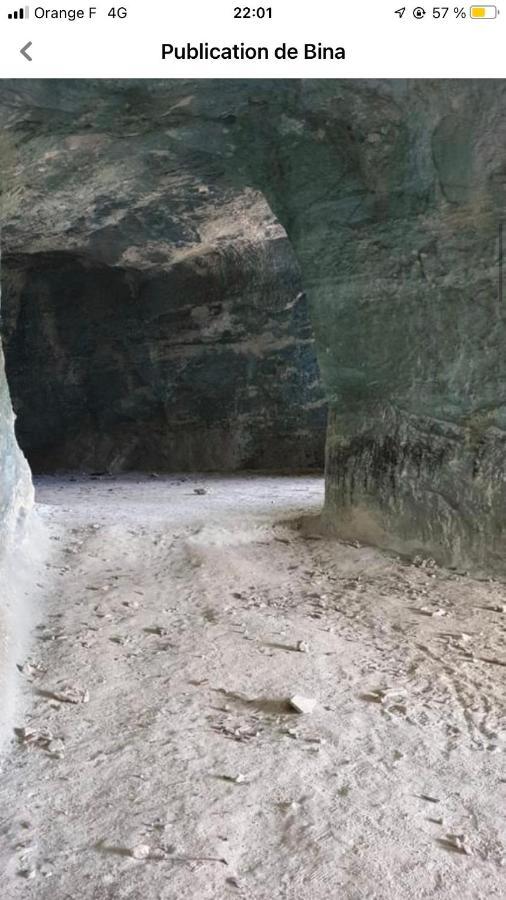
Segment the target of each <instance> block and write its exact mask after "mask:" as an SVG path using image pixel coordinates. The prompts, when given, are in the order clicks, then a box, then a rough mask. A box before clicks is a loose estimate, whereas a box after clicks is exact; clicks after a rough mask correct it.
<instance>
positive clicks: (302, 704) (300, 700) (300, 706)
mask: <svg viewBox="0 0 506 900" xmlns="http://www.w3.org/2000/svg"><path fill="white" fill-rule="evenodd" d="M289 703H290V706H292V707H293V708H294V709H295V710H296V712H298V713H312V712H313V710H314V709H315V707H316V706H317V701H316V700H314V699H313V698H312V697H303V696H302V695H301V694H295V695H294V696H293V697H290V700H289Z"/></svg>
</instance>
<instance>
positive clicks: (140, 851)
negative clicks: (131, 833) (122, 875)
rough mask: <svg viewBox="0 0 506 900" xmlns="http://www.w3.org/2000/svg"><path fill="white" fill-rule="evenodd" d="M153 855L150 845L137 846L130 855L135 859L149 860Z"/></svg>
mask: <svg viewBox="0 0 506 900" xmlns="http://www.w3.org/2000/svg"><path fill="white" fill-rule="evenodd" d="M150 853H151V847H150V846H149V845H148V844H137V846H136V847H132V849H131V851H130V854H131V855H132V856H133V858H134V859H147V858H148V856H149V855H150Z"/></svg>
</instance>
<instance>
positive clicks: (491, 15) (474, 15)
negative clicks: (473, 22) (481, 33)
mask: <svg viewBox="0 0 506 900" xmlns="http://www.w3.org/2000/svg"><path fill="white" fill-rule="evenodd" d="M496 18H497V6H471V19H496Z"/></svg>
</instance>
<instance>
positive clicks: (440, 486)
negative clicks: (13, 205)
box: [0, 80, 506, 568]
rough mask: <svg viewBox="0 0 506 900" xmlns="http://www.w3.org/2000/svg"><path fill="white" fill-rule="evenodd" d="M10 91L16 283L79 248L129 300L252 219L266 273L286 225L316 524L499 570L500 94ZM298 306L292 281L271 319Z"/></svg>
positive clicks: (288, 88)
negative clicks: (317, 384) (315, 383)
mask: <svg viewBox="0 0 506 900" xmlns="http://www.w3.org/2000/svg"><path fill="white" fill-rule="evenodd" d="M2 91H3V97H2V103H1V104H0V107H1V108H0V119H2V118H3V120H4V121H5V122H8V123H10V125H11V127H13V128H14V129H15V131H16V133H17V135H18V137H19V138H21V137H22V138H23V148H24V149H23V153H24V171H25V172H26V173H27V174H28V175H29V178H28V179H27V181H28V182H29V184H30V185H31V187H30V189H29V190H27V191H26V193H25V197H24V218H22V217H21V215H20V216H18V217H17V218H14V219H13V220H12V222H11V223H10V231H9V233H8V248H9V257H10V261H9V266H10V267H11V270H12V273H13V276H12V278H13V283H14V282H16V280H17V281H18V283H19V284H20V285H21V283H22V280H23V278H24V277H25V276H26V270H27V268H26V267H27V265H28V263H27V261H26V257H25V261H24V262H23V261H22V260H21V256H20V254H22V253H25V254H26V253H28V254H30V256H32V259H33V258H34V256H35V254H37V253H43V254H46V257H45V259H46V263H47V264H48V265H52V263H51V260H50V259H49V256H48V255H47V254H49V255H50V254H51V253H54V252H56V251H58V252H61V251H64V252H65V253H69V252H72V251H76V252H77V253H78V254H79V255H81V254H82V253H83V246H84V248H85V250H86V254H85V256H86V265H90V255H91V256H92V265H93V266H94V265H96V264H98V261H99V260H100V259H102V262H103V264H105V265H107V266H109V267H111V266H112V267H113V268H114V269H115V272H114V275H115V277H116V276H117V274H118V273H117V271H116V270H119V269H121V270H122V271H124V273H125V275H124V277H125V278H127V277H128V279H130V280H129V281H128V284H129V285H130V287H129V288H128V289H129V290H130V291H131V292H132V296H134V295H135V296H137V295H138V291H139V285H138V282H137V281H136V278H137V277H138V274H139V272H143V273H144V272H145V271H146V267H147V268H148V269H149V270H150V271H149V280H150V279H151V278H152V277H153V278H155V279H156V278H158V277H163V278H165V277H168V276H169V273H168V268H169V269H170V270H171V273H170V277H171V278H172V277H173V276H174V266H176V267H177V266H179V265H180V262H179V261H178V258H177V253H176V250H178V249H179V247H181V249H182V250H183V254H184V255H185V260H186V259H187V250H188V249H189V250H190V256H191V257H192V260H193V259H194V255H193V254H196V257H197V258H198V259H200V258H202V245H206V244H211V246H212V248H213V249H212V250H211V251H210V252H211V255H212V254H213V253H215V252H216V248H217V246H219V247H220V248H222V249H223V248H224V247H226V251H224V255H225V257H226V259H227V261H228V260H229V259H230V257H229V254H231V255H232V256H234V253H235V251H234V249H233V247H234V242H230V241H229V240H228V237H226V236H227V235H229V234H230V228H232V227H233V229H235V235H236V238H237V239H239V236H240V241H244V240H246V239H247V238H246V236H247V235H248V234H250V233H251V216H253V218H254V219H255V221H256V222H260V223H261V224H260V225H259V229H258V232H257V234H258V235H259V238H258V241H255V242H254V243H255V250H254V251H253V258H254V259H258V256H257V254H258V253H260V257H262V256H263V254H264V253H267V252H268V253H269V254H270V252H271V251H270V249H267V248H271V240H270V239H269V240H268V239H267V237H268V234H269V230H270V228H274V229H275V235H276V240H275V244H276V247H278V248H281V247H282V245H283V241H284V237H281V235H282V232H281V231H279V229H280V225H279V223H281V224H282V226H283V228H284V229H285V230H286V233H287V235H288V238H289V241H290V245H291V247H292V248H293V250H294V251H295V255H296V257H297V260H298V264H299V265H300V270H301V276H302V283H303V286H304V290H305V291H306V292H307V295H308V298H309V306H310V311H311V316H312V321H313V324H314V328H315V332H316V340H317V350H318V356H319V362H320V368H321V371H322V377H323V381H324V385H325V390H326V395H327V399H328V402H329V405H330V426H329V436H328V442H327V465H326V480H327V501H326V517H327V520H328V521H329V523H332V525H333V527H335V528H336V529H337V530H338V531H339V532H340V533H342V534H345V535H346V536H350V537H351V536H352V537H357V538H360V539H364V540H371V541H374V542H377V543H380V544H383V545H385V546H388V547H394V548H396V549H400V550H403V549H406V550H409V551H415V550H420V551H422V552H424V553H427V554H430V555H433V556H435V557H436V558H437V559H438V560H440V561H445V562H447V563H451V564H458V565H462V564H464V565H467V564H468V563H469V562H470V561H471V562H472V563H473V565H475V566H480V565H485V566H487V567H493V566H497V567H503V568H504V562H503V560H504V558H505V537H506V535H505V525H504V523H505V514H504V510H505V508H506V483H505V475H504V463H505V447H504V442H505V435H506V421H505V417H506V413H505V406H504V391H505V385H506V362H505V354H504V350H503V348H504V346H505V337H506V334H505V305H504V298H503V296H502V294H501V293H500V278H499V275H500V273H499V264H498V242H499V237H498V236H499V229H500V226H501V224H502V216H503V211H504V207H505V202H506V174H505V163H504V154H503V147H504V145H505V138H506V133H505V132H506V118H505V117H504V114H503V110H504V106H505V100H506V86H505V83H504V82H502V81H494V82H487V81H483V80H477V81H475V82H471V81H469V82H463V81H458V82H452V81H428V80H424V81H407V82H403V81H398V80H397V81H391V82H388V81H341V82H338V81H304V82H300V81H286V82H279V81H276V82H269V81H259V82H255V81H247V82H240V81H225V82H216V81H200V82H197V81H195V82H188V81H182V80H181V81H175V82H142V83H130V82H121V83H120V82H105V83H104V82H100V83H98V82H97V83H93V82H86V83H77V82H57V83H54V84H51V83H47V82H46V83H42V82H41V83H36V84H33V83H24V84H23V83H22V82H18V83H16V84H15V85H12V86H10V87H9V86H8V85H7V86H6V87H4V88H3V89H2ZM104 161H106V162H107V164H106V165H104ZM118 172H119V173H121V177H119V176H118ZM148 176H149V177H148ZM167 178H168V179H169V182H170V191H169V192H168V193H165V194H164V193H163V192H162V193H161V192H160V184H161V183H165V184H168V183H169V182H167V181H165V182H164V179H167ZM138 184H142V185H143V190H142V196H141V195H140V194H139V195H137V194H136V193H135V191H136V190H137V188H136V187H135V186H136V185H138ZM190 187H191V190H190ZM179 188H180V190H179ZM201 188H202V189H203V192H201V190H200V189H201ZM178 191H179V193H178ZM153 198H154V206H155V208H156V210H157V215H158V216H159V217H160V232H159V233H158V236H157V234H156V228H154V222H155V220H156V216H155V217H154V218H153V213H152V212H150V213H149V218H150V221H151V223H152V226H153V229H154V230H153V233H152V239H153V247H152V249H153V253H154V261H153V259H151V261H149V260H148V257H149V252H148V249H147V248H144V250H143V251H142V254H141V260H140V262H139V253H138V241H137V239H136V238H135V234H136V233H141V232H142V233H145V219H144V218H143V217H144V210H145V208H147V209H148V210H152V209H153V206H152V200H153ZM161 198H162V202H161ZM163 198H165V200H163ZM174 198H176V200H177V202H176V201H175V199H174ZM250 201H251V204H252V205H253V207H254V208H255V212H254V213H252V212H251V208H250V207H248V204H249V203H250ZM178 203H181V204H182V206H178ZM229 204H231V206H229ZM190 207H191V215H188V209H189V208H190ZM246 207H248V208H249V209H250V211H249V212H247V213H245V212H244V210H245V209H246ZM230 208H233V209H234V210H235V213H234V214H233V215H231V214H228V213H227V212H226V210H227V209H230ZM175 209H176V212H174V210H175ZM261 209H262V210H263V212H262V213H261V212H260V210H261ZM271 209H272V211H273V214H274V215H272V217H271V218H269V217H270V216H271V213H270V210H271ZM184 210H186V211H184ZM267 210H269V212H267ZM220 211H223V216H221V217H220ZM274 216H275V217H277V218H274ZM216 218H218V220H219V226H218V228H217V229H216V228H215V225H214V224H213V223H214V222H215V221H216ZM169 220H170V222H172V223H173V229H174V230H173V231H172V232H170V239H169V240H168V239H167V234H168V233H169ZM246 220H247V221H246ZM201 221H202V222H205V225H204V226H202V233H201V231H200V228H201V225H200V223H201ZM121 222H122V223H123V226H122V229H121V228H120V223H121ZM195 223H198V224H195ZM232 223H233V226H232ZM183 226H184V228H186V229H187V232H186V233H185V234H184V235H182V234H181V229H182V228H183ZM191 228H194V229H195V230H194V231H193V232H191V234H190V235H188V230H189V231H191ZM136 229H137V231H136ZM119 230H120V231H121V230H122V231H123V235H124V234H128V235H129V239H128V242H127V243H128V246H125V242H124V241H123V239H122V240H118V235H119ZM196 232H198V233H196ZM202 234H204V235H206V234H207V235H208V237H205V239H204V240H203V239H202ZM83 236H84V238H85V240H84V242H83ZM248 240H249V239H248ZM167 243H168V244H170V254H173V255H171V256H170V260H171V261H170V265H169V267H167V259H166V257H167V253H166V251H165V250H164V247H165V246H166V244H167ZM227 245H228V246H227ZM259 247H260V249H259ZM92 250H93V252H92ZM104 253H105V254H106V256H105V258H104ZM160 253H161V255H162V257H163V258H162V261H161V262H160ZM164 253H165V256H164ZM276 253H277V250H276ZM285 253H288V250H286V251H283V254H285ZM204 258H206V259H208V256H207V251H206V252H205V253H204ZM283 258H286V256H283ZM276 259H277V256H276ZM148 263H149V264H148ZM184 265H185V266H186V265H187V263H186V262H185V263H184ZM192 265H193V263H190V267H191V266H192ZM228 265H229V263H228V262H227V266H226V269H225V271H226V279H225V281H226V283H227V284H228V283H229V276H230V271H231V270H230V269H228ZM230 265H232V264H231V263H230ZM277 265H278V263H277V262H276V266H277ZM199 266H200V262H199ZM252 267H253V269H254V270H255V271H260V272H262V273H263V272H264V269H263V265H261V266H257V263H256V262H254V263H253V266H252ZM132 269H133V270H136V272H137V275H136V276H135V278H133V282H134V283H132ZM186 271H188V270H186ZM232 271H233V272H235V269H234V268H233V266H232ZM237 271H238V273H239V272H240V271H242V261H241V262H240V263H239V265H238V267H237ZM290 271H291V269H290ZM193 275H194V273H193V271H192V275H191V278H193ZM122 277H123V276H122ZM143 277H144V276H143ZM185 277H186V276H185ZM188 277H189V278H190V276H189V275H188ZM233 277H234V278H235V277H236V276H235V275H234V276H233ZM237 277H238V278H240V275H239V274H237ZM262 277H263V275H262ZM191 278H190V280H191ZM212 280H213V279H211V281H212ZM282 281H284V279H282ZM46 290H47V287H46V286H45V285H43V284H41V287H40V293H41V295H43V294H44V291H46ZM115 290H116V288H114V289H113V287H112V285H111V294H113V293H114V291H115ZM119 290H120V289H119V288H118V291H119ZM121 290H123V287H122V288H121ZM125 290H126V288H125ZM22 292H23V288H22V286H21V287H19V293H18V296H19V295H20V294H21V293H22ZM136 292H137V294H136ZM140 296H145V295H144V294H142V292H141V294H140ZM148 296H149V289H148ZM295 296H296V294H295V285H294V290H290V291H289V298H288V296H287V297H283V300H282V301H280V303H281V305H284V304H285V301H286V302H287V303H288V302H290V303H292V302H293V301H294V300H295ZM101 303H102V301H101ZM204 305H205V306H206V308H208V304H207V303H206V304H204ZM248 306H250V304H249V303H248ZM13 308H15V303H14V304H13ZM122 308H124V307H122ZM291 308H292V309H294V310H296V309H297V308H298V307H297V304H295V305H294V306H293V307H291ZM16 315H17V314H16ZM199 315H203V314H199ZM206 315H207V313H206ZM220 315H221V314H220ZM257 315H258V310H257V309H256V308H255V316H254V317H252V320H255V321H256V316H257ZM208 325H209V321H206V325H205V327H206V328H207V327H208ZM248 327H251V326H250V325H248ZM305 327H306V325H304V328H305ZM304 328H303V331H304ZM55 330H56V326H54V327H53V331H52V336H51V338H50V337H49V336H48V341H49V340H51V341H52V340H53V338H54V332H55ZM262 332H263V333H265V329H263V328H262ZM192 333H193V332H192ZM285 336H286V332H285ZM122 340H123V338H122ZM9 346H11V341H10V339H9ZM49 346H51V347H54V343H50V344H49ZM302 346H306V345H305V344H303V345H302ZM113 351H114V352H118V351H117V348H115V347H111V353H113ZM18 352H19V351H16V354H15V356H16V357H17V355H18ZM292 359H293V362H294V364H297V360H296V359H295V358H294V357H292ZM141 368H142V367H141ZM309 370H310V371H312V370H311V366H310V367H309ZM206 371H209V369H208V368H206ZM299 371H300V370H299ZM97 373H98V369H97ZM71 377H72V376H71ZM111 377H112V374H111V372H108V380H110V378H111ZM311 378H312V375H311ZM311 383H312V382H311ZM100 388H101V385H100V384H99V385H98V387H97V390H100ZM140 390H141V393H142V386H141V388H140ZM291 396H292V398H293V397H294V395H293V394H292V395H291ZM304 396H307V395H304ZM314 402H316V403H318V400H317V399H316V400H315V397H314V395H313V396H311V397H309V407H310V408H311V409H314V406H313V403H314ZM303 405H304V407H305V408H306V405H305V401H304V404H303ZM304 415H305V414H304ZM304 421H305V422H306V421H308V420H307V419H304Z"/></svg>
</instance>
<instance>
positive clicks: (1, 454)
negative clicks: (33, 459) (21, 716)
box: [0, 348, 33, 666]
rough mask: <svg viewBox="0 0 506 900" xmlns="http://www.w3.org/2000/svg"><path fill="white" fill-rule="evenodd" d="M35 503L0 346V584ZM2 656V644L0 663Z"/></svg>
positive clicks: (0, 635)
mask: <svg viewBox="0 0 506 900" xmlns="http://www.w3.org/2000/svg"><path fill="white" fill-rule="evenodd" d="M32 502H33V495H32V485H31V478H30V473H29V470H28V466H27V464H26V461H25V459H24V457H23V455H22V454H21V453H20V451H19V448H18V446H17V443H16V439H15V437H14V416H13V413H12V408H11V403H10V398H9V392H8V389H7V382H6V379H5V372H4V360H3V354H2V351H1V348H0V583H1V573H2V568H3V565H4V562H5V557H6V556H7V554H8V553H9V551H10V550H11V549H12V547H13V546H14V544H15V541H16V538H17V536H18V535H19V536H20V534H21V532H22V529H23V525H24V522H25V520H26V517H27V515H28V513H29V511H30V509H31V506H32ZM5 599H6V598H2V600H3V601H5ZM3 606H4V602H3V603H2V609H0V644H1V641H2V640H3V613H4V609H3ZM1 657H2V647H1V646H0V666H1Z"/></svg>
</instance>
